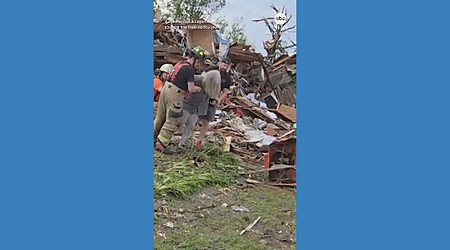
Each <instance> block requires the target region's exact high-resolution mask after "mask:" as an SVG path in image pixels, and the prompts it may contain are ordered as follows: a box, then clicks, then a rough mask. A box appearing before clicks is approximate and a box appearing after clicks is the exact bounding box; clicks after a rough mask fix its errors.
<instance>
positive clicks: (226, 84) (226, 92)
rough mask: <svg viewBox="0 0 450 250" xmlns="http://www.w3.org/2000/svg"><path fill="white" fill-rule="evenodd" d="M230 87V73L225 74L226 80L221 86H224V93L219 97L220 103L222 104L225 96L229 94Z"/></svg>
mask: <svg viewBox="0 0 450 250" xmlns="http://www.w3.org/2000/svg"><path fill="white" fill-rule="evenodd" d="M230 87H231V77H229V76H228V75H226V76H225V81H224V82H223V84H222V86H221V88H222V94H221V95H220V97H219V100H218V103H219V104H221V103H222V102H223V100H225V98H227V96H228V94H229V93H230Z"/></svg>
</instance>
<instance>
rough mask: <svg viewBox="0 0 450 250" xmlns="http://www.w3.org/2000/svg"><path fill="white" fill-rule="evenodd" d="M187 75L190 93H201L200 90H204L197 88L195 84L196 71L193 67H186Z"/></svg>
mask: <svg viewBox="0 0 450 250" xmlns="http://www.w3.org/2000/svg"><path fill="white" fill-rule="evenodd" d="M186 75H187V83H188V84H187V85H188V91H189V92H190V93H197V92H200V90H202V88H201V87H198V86H195V82H194V76H195V69H194V68H192V67H186Z"/></svg>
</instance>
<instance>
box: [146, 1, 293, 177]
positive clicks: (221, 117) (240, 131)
mask: <svg viewBox="0 0 450 250" xmlns="http://www.w3.org/2000/svg"><path fill="white" fill-rule="evenodd" d="M272 8H273V9H274V10H275V11H276V12H277V13H278V12H280V11H282V12H284V13H285V14H286V15H287V13H286V11H285V10H284V8H283V10H278V9H276V8H275V7H274V6H272ZM271 19H272V20H271ZM289 20H290V17H289V18H288V21H287V22H286V24H287V23H288V22H289ZM254 21H255V22H260V21H264V22H265V24H266V25H267V27H268V28H269V31H270V32H271V33H272V39H271V40H269V41H264V42H263V45H264V49H265V50H266V52H267V55H266V56H263V55H262V54H261V53H257V52H256V51H255V50H254V49H253V48H252V47H251V46H249V45H244V44H238V43H231V42H230V41H228V40H227V39H224V38H223V37H222V36H221V34H220V32H219V31H218V27H217V26H215V25H214V24H212V23H209V22H206V21H204V20H197V21H195V22H192V23H182V24H181V23H171V22H168V21H165V20H155V23H154V29H155V30H154V37H155V40H154V62H155V65H154V66H155V69H156V68H159V67H160V66H161V65H163V64H166V63H171V64H175V63H177V62H179V61H180V60H183V58H184V56H185V55H186V51H187V50H188V49H189V48H192V47H194V46H201V47H203V48H204V49H206V50H207V51H208V52H210V54H212V55H213V56H214V57H215V58H218V59H220V58H223V57H228V58H230V59H231V61H232V67H231V68H230V72H229V73H230V75H231V77H232V79H233V84H232V87H231V96H230V102H229V104H228V105H227V106H225V107H222V109H221V110H220V111H218V113H217V115H218V116H217V120H216V122H214V123H213V124H212V126H214V129H215V130H214V131H215V132H216V133H218V134H220V136H221V137H222V139H223V140H225V141H226V145H227V146H226V150H230V151H234V152H236V153H237V154H239V155H240V156H242V157H244V158H246V159H247V160H249V161H254V162H259V163H261V162H264V164H263V165H264V170H267V171H269V170H270V173H269V177H270V180H271V181H276V182H277V183H283V184H285V185H286V183H287V185H295V140H296V137H295V130H296V109H295V108H296V54H295V53H292V54H289V53H287V49H286V48H285V47H283V46H281V42H280V41H281V34H282V33H283V32H286V31H287V30H289V29H292V28H293V27H290V28H284V26H285V25H286V24H285V25H278V24H275V23H274V21H273V18H263V19H260V20H254ZM200 23H201V24H200ZM195 25H197V26H198V25H202V27H203V28H196V29H188V28H186V27H190V26H191V28H192V26H195ZM291 42H292V41H291ZM290 46H291V47H292V46H295V44H294V43H293V42H292V45H290ZM261 151H262V152H263V154H261ZM256 152H258V153H256ZM275 168H278V169H279V170H274V169H275ZM274 171H275V172H274Z"/></svg>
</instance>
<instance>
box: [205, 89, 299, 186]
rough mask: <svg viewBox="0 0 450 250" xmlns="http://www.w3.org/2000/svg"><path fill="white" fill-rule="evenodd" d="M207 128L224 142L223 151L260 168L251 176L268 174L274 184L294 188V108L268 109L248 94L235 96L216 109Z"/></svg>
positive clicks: (284, 106) (281, 106) (279, 107)
mask: <svg viewBox="0 0 450 250" xmlns="http://www.w3.org/2000/svg"><path fill="white" fill-rule="evenodd" d="M210 126H211V128H212V131H213V133H215V134H216V135H218V136H217V137H219V138H221V139H222V140H223V141H225V148H224V150H225V151H231V152H233V153H236V154H237V155H239V156H240V157H241V158H242V159H243V160H244V161H245V162H247V163H253V164H254V165H263V168H262V169H260V170H257V171H253V172H251V173H252V174H254V173H257V172H269V181H270V182H272V183H274V184H275V185H289V186H295V183H296V177H295V170H296V110H295V108H293V107H289V106H287V105H283V104H281V105H279V106H278V107H277V108H276V109H270V108H267V107H266V105H265V104H264V103H262V102H259V101H257V100H255V99H254V98H253V95H251V94H250V95H248V96H246V97H239V96H235V97H232V98H231V104H228V105H226V106H224V107H222V108H221V109H220V110H217V113H216V121H215V122H213V123H211V124H210ZM211 138H214V137H211Z"/></svg>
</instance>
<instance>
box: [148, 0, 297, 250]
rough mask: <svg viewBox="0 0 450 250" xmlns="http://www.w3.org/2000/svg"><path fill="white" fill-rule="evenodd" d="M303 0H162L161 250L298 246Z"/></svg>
mask: <svg viewBox="0 0 450 250" xmlns="http://www.w3.org/2000/svg"><path fill="white" fill-rule="evenodd" d="M295 11H296V1H295V0H280V1H273V0H272V1H267V0H261V1H258V2H256V1H233V0H228V1H225V0H218V1H214V0H201V1H199V0H197V1H195V0H190V1H177V0H174V1H164V0H159V1H154V45H153V46H154V69H153V70H154V81H153V84H154V85H153V86H154V93H153V99H154V107H155V110H154V146H155V148H154V149H155V152H154V164H155V166H154V169H155V170H154V171H155V172H154V195H155V200H154V205H155V206H154V218H155V231H154V232H155V235H154V239H155V244H154V248H155V249H295V248H296V163H297V162H296V145H297V138H296V130H297V124H296V121H297V117H296V108H297V105H296V102H297V98H296V92H297V91H296V89H297V80H296V61H297V56H296V50H297V44H296V25H295V24H296V13H295Z"/></svg>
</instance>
